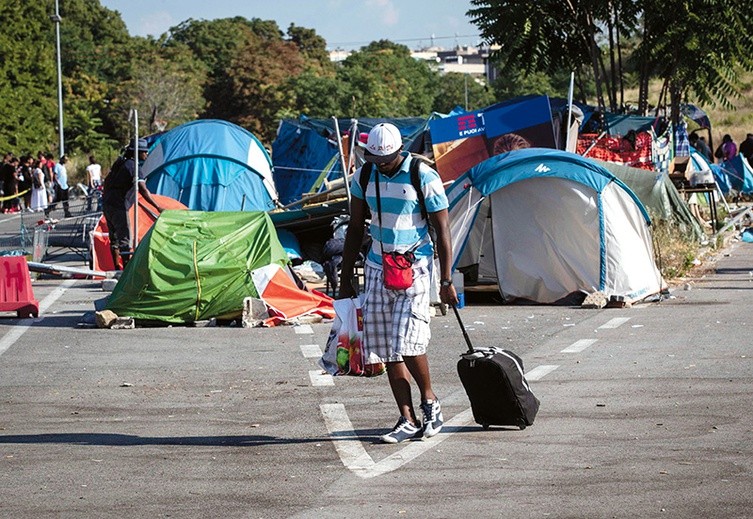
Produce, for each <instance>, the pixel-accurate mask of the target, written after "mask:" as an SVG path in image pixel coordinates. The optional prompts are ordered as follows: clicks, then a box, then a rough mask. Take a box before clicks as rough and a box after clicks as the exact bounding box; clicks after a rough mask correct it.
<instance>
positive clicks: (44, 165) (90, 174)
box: [0, 151, 102, 218]
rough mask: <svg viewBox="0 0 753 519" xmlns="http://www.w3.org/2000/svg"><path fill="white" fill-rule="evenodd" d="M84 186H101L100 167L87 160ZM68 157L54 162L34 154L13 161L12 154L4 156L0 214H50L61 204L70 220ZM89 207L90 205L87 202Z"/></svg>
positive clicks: (47, 155) (0, 173) (0, 172)
mask: <svg viewBox="0 0 753 519" xmlns="http://www.w3.org/2000/svg"><path fill="white" fill-rule="evenodd" d="M89 162H90V164H89V166H88V167H87V168H86V171H87V183H88V184H89V187H90V188H92V189H97V188H98V187H99V186H101V184H102V176H101V167H100V166H99V164H97V163H96V160H95V159H94V157H93V156H91V157H89ZM67 164H68V157H66V156H65V155H63V156H62V157H60V159H59V160H58V161H57V162H55V160H54V158H53V155H52V153H42V152H41V151H40V152H39V153H37V156H36V158H34V156H32V155H23V156H21V157H16V156H15V155H14V154H13V153H12V152H9V153H6V154H5V155H4V156H3V163H2V165H1V166H0V199H1V200H2V211H3V213H17V212H20V211H29V212H44V213H45V214H49V213H50V211H52V210H53V209H54V208H55V206H56V205H57V204H58V203H60V204H61V205H62V207H63V213H64V215H65V217H66V218H68V217H71V216H72V215H71V211H70V206H69V202H68V200H69V198H68V194H69V190H70V186H69V185H68V166H67ZM90 203H91V202H90Z"/></svg>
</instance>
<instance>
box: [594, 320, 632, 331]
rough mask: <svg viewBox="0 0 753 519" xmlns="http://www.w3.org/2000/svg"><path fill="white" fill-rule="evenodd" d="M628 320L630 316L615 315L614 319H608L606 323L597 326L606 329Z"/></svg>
mask: <svg viewBox="0 0 753 519" xmlns="http://www.w3.org/2000/svg"><path fill="white" fill-rule="evenodd" d="M629 320H630V317H615V318H614V319H610V320H609V321H607V322H606V323H604V324H602V325H601V326H599V329H600V330H606V329H611V328H618V327H620V326H622V325H623V324H625V323H626V322H628V321H629Z"/></svg>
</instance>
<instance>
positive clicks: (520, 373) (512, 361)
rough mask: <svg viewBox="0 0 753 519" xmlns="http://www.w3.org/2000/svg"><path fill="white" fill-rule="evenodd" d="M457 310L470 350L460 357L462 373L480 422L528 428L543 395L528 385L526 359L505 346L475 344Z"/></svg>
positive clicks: (485, 426) (475, 416)
mask: <svg viewBox="0 0 753 519" xmlns="http://www.w3.org/2000/svg"><path fill="white" fill-rule="evenodd" d="M453 310H454V311H455V316H456V317H457V319H458V323H460V329H461V330H462V331H463V337H465V341H466V343H467V344H468V351H467V352H466V353H464V354H462V355H461V358H460V360H459V361H458V375H459V376H460V381H461V382H462V384H463V387H464V388H465V392H466V394H467V395H468V399H469V400H470V401H471V410H472V411H473V418H474V420H476V423H478V424H480V425H481V426H482V427H484V428H487V427H489V426H490V425H506V426H513V427H519V428H520V429H525V428H526V427H527V426H529V425H533V420H534V418H535V417H536V413H537V412H538V410H539V399H538V398H536V396H535V395H534V394H533V392H532V391H531V388H530V387H529V386H528V382H527V381H526V378H525V374H524V373H525V372H524V370H523V361H522V360H521V359H520V357H518V356H517V355H515V354H514V353H513V352H511V351H509V350H504V349H502V348H474V347H473V345H472V344H471V340H470V338H469V337H468V333H467V332H466V331H465V327H464V326H463V322H462V320H461V319H460V314H459V313H458V310H457V308H455V307H453Z"/></svg>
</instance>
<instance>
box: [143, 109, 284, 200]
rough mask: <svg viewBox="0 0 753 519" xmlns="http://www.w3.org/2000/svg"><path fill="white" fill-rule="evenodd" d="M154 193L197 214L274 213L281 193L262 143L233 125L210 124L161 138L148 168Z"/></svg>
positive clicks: (179, 129)
mask: <svg viewBox="0 0 753 519" xmlns="http://www.w3.org/2000/svg"><path fill="white" fill-rule="evenodd" d="M142 167H143V169H144V174H145V176H146V185H147V187H148V188H149V190H150V191H151V192H152V193H157V194H160V195H165V196H169V197H170V198H174V199H175V200H179V201H180V202H183V203H184V204H185V205H186V206H188V208H189V209H192V210H196V211H241V210H243V211H269V210H270V209H274V207H275V204H276V201H277V191H276V189H275V186H274V182H273V180H272V161H271V159H270V158H269V155H268V154H267V150H265V149H264V146H262V144H261V142H259V139H257V138H256V137H254V135H253V134H251V133H250V132H249V131H247V130H245V129H243V128H241V127H240V126H237V125H235V124H233V123H230V122H227V121H219V120H214V119H204V120H198V121H193V122H190V123H186V124H183V125H181V126H178V127H177V128H174V129H172V130H170V131H169V132H167V133H165V134H163V135H161V136H160V137H159V138H158V139H157V141H156V143H155V144H154V147H153V148H152V150H151V152H150V153H149V156H148V157H147V159H146V161H145V162H144V165H143V166H142Z"/></svg>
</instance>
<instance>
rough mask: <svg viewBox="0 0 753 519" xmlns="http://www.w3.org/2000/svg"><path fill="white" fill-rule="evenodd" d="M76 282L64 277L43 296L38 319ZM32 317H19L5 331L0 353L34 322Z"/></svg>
mask: <svg viewBox="0 0 753 519" xmlns="http://www.w3.org/2000/svg"><path fill="white" fill-rule="evenodd" d="M75 282H76V280H75V279H66V280H65V281H63V282H62V283H61V284H60V286H59V287H57V288H55V290H53V291H52V292H50V293H49V294H48V295H47V297H45V298H44V299H43V300H42V302H41V303H39V315H40V319H44V316H43V315H42V314H44V312H45V311H46V310H47V309H48V308H49V307H50V306H52V303H54V302H55V301H57V300H58V298H59V297H60V296H62V295H63V294H64V293H65V291H66V290H68V289H69V288H70V287H71V286H72V285H73V284H74V283H75ZM34 321H35V320H34V319H21V320H20V321H19V322H18V324H17V325H16V326H14V327H13V328H11V329H10V331H9V332H8V333H6V334H5V335H4V336H3V338H2V339H0V355H2V354H3V353H5V352H6V351H7V350H8V348H10V347H11V346H13V344H15V342H16V341H17V340H18V339H20V338H21V336H22V335H23V334H24V333H26V330H28V329H29V326H31V325H32V324H33V323H34Z"/></svg>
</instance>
